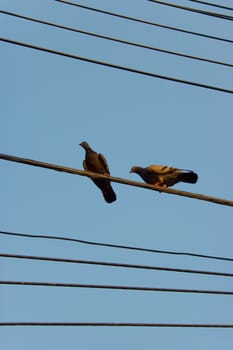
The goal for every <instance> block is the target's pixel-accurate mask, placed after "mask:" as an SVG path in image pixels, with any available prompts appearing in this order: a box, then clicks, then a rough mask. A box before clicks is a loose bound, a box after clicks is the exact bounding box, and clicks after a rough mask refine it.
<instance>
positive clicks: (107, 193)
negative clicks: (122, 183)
mask: <svg viewBox="0 0 233 350" xmlns="http://www.w3.org/2000/svg"><path fill="white" fill-rule="evenodd" d="M102 193H103V196H104V199H105V200H106V202H107V203H112V202H115V200H116V199H117V198H116V194H115V192H114V191H113V189H112V187H111V185H110V184H109V187H108V188H107V189H102Z"/></svg>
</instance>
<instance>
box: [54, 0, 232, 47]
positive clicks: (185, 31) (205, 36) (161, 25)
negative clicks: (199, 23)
mask: <svg viewBox="0 0 233 350" xmlns="http://www.w3.org/2000/svg"><path fill="white" fill-rule="evenodd" d="M55 1H57V2H60V3H63V4H66V5H71V6H75V7H79V8H83V9H85V10H89V11H94V12H97V13H101V14H105V15H109V16H113V17H117V18H121V19H126V20H128V21H133V22H138V23H142V24H146V25H150V26H155V27H160V28H164V29H168V30H174V31H177V32H181V33H186V34H191V35H196V36H200V37H203V38H207V39H214V40H220V41H224V42H228V43H233V40H230V39H226V38H220V37H216V36H212V35H208V34H203V33H197V32H193V31H190V30H186V29H182V28H177V27H172V26H167V25H164V24H160V23H156V22H151V21H146V20H143V19H139V18H134V17H129V16H125V15H122V14H118V13H114V12H109V11H105V10H101V9H97V8H94V7H90V6H86V5H81V4H78V3H74V2H71V1H66V0H55Z"/></svg>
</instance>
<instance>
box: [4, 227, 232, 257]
mask: <svg viewBox="0 0 233 350" xmlns="http://www.w3.org/2000/svg"><path fill="white" fill-rule="evenodd" d="M0 234H2V235H9V236H18V237H26V238H42V239H55V240H61V241H68V242H75V243H81V244H87V245H94V246H100V247H107V248H119V249H126V250H134V251H141V252H148V253H158V254H171V255H182V256H191V257H197V258H205V259H215V260H222V261H233V259H232V258H225V257H222V256H213V255H205V254H196V253H187V252H174V251H168V250H158V249H150V248H141V247H132V246H126V245H119V244H113V243H112V244H111V243H103V242H93V241H86V240H82V239H77V238H70V237H62V236H51V235H33V234H29V233H16V232H6V231H0Z"/></svg>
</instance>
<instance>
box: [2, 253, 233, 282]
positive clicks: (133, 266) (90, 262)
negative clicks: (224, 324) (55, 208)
mask: <svg viewBox="0 0 233 350" xmlns="http://www.w3.org/2000/svg"><path fill="white" fill-rule="evenodd" d="M0 257H2V258H7V259H26V260H40V261H50V262H62V263H71V264H84V265H97V266H108V267H123V268H130V269H144V270H157V271H168V272H179V273H192V274H200V275H211V276H221V277H233V273H227V272H216V271H203V270H191V269H177V268H173V267H162V266H150V265H137V264H123V263H114V262H107V261H93V260H81V259H67V258H53V257H48V256H35V255H21V254H5V253H0Z"/></svg>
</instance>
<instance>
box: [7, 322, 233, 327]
mask: <svg viewBox="0 0 233 350" xmlns="http://www.w3.org/2000/svg"><path fill="white" fill-rule="evenodd" d="M0 326H2V327H3V326H4V327H13V326H21V327H27V326H33V327H162V328H167V327H169V328H233V324H214V323H213V324H211V323H136V322H0Z"/></svg>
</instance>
